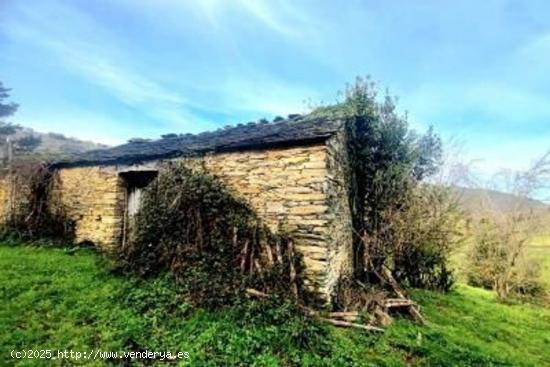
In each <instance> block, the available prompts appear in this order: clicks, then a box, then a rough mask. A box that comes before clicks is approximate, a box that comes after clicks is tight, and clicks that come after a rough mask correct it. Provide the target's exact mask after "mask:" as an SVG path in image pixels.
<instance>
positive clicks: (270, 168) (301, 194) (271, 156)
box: [187, 142, 351, 295]
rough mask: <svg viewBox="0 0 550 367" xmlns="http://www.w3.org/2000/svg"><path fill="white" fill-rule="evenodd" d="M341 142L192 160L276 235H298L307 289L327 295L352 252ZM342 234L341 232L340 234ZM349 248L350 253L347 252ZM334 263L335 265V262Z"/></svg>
mask: <svg viewBox="0 0 550 367" xmlns="http://www.w3.org/2000/svg"><path fill="white" fill-rule="evenodd" d="M340 147H341V146H340V145H338V144H337V143H336V142H333V143H330V144H328V145H325V144H320V145H315V146H309V147H299V148H283V149H273V150H261V151H246V152H232V153H223V154H211V155H207V156H206V157H204V158H192V159H187V161H188V162H189V164H190V165H191V166H194V167H197V166H200V167H202V168H203V169H205V170H206V171H207V172H210V173H212V174H214V175H215V176H217V177H218V178H219V179H221V180H222V181H223V182H225V183H226V184H227V186H228V187H229V188H232V189H233V190H234V191H235V192H236V193H237V194H238V195H241V196H243V197H244V198H245V199H247V201H248V202H249V203H250V205H251V207H252V208H253V209H254V210H255V211H256V213H257V214H258V215H259V216H260V217H261V218H262V219H263V220H264V221H265V223H266V224H267V225H268V226H269V227H271V229H272V230H273V231H275V232H276V231H277V230H278V229H279V228H283V229H284V230H286V231H290V232H291V233H292V234H293V238H294V240H295V244H296V249H297V250H298V251H300V252H301V253H302V254H303V255H304V262H305V266H306V270H305V275H306V279H305V281H306V285H308V286H310V287H311V288H313V289H316V290H317V291H319V292H320V293H321V294H324V295H328V294H330V293H331V291H332V288H333V287H334V285H335V284H336V279H337V278H338V277H339V274H340V272H341V271H342V269H343V267H344V265H345V264H346V265H347V264H348V260H349V259H348V255H349V254H351V221H350V219H349V218H350V214H349V205H348V201H347V191H346V186H345V183H344V173H343V171H342V170H341V169H340V168H339V164H340V162H341V161H342V157H341V155H340V154H338V153H337V150H338V149H340ZM335 231H337V232H335ZM348 248H349V250H348ZM333 261H334V263H333Z"/></svg>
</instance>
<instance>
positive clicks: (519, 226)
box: [467, 151, 550, 299]
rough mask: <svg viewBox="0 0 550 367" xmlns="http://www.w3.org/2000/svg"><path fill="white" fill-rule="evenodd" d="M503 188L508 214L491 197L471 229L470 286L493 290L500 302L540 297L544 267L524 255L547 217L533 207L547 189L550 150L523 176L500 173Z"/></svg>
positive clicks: (521, 173)
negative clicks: (508, 202)
mask: <svg viewBox="0 0 550 367" xmlns="http://www.w3.org/2000/svg"><path fill="white" fill-rule="evenodd" d="M494 180H495V181H497V182H499V183H500V184H501V185H500V189H501V190H503V191H506V192H508V193H510V194H512V196H511V197H512V199H513V202H512V203H511V205H510V207H509V208H508V209H503V208H501V207H499V206H498V205H496V203H494V202H493V201H492V199H491V197H489V196H487V197H486V198H484V200H483V202H484V207H483V210H482V213H481V218H477V219H476V220H475V221H474V222H473V225H472V227H473V228H472V229H473V231H472V232H473V236H472V237H473V245H472V247H471V248H470V253H469V262H468V267H467V269H468V270H467V278H468V282H469V283H471V284H472V285H476V286H482V287H486V288H490V289H493V290H494V291H495V292H496V293H497V295H498V296H499V298H501V299H507V298H509V297H510V296H511V295H529V296H538V295H540V294H541V293H543V292H542V291H543V289H542V285H541V284H540V282H539V281H538V277H539V272H540V262H539V261H538V260H535V259H530V258H528V257H527V256H526V250H527V245H528V243H529V240H530V239H531V238H532V236H533V235H534V234H536V233H538V232H539V231H540V230H541V229H542V226H543V223H542V222H543V221H544V217H543V214H544V213H543V212H541V211H537V209H536V208H533V207H531V206H530V205H529V204H530V203H531V198H532V197H533V196H534V195H535V194H536V193H537V192H540V191H543V190H545V189H548V182H550V151H549V152H547V153H546V154H544V155H543V156H541V157H540V158H539V159H538V160H537V161H535V163H534V164H533V165H532V166H531V167H530V168H528V169H527V170H525V171H520V172H501V173H499V174H497V177H495V178H494Z"/></svg>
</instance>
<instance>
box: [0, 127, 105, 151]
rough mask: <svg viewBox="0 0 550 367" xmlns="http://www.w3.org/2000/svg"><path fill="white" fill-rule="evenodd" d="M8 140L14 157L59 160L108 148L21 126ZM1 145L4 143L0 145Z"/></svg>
mask: <svg viewBox="0 0 550 367" xmlns="http://www.w3.org/2000/svg"><path fill="white" fill-rule="evenodd" d="M9 138H10V139H11V140H12V141H13V142H14V145H15V147H14V150H15V156H16V157H17V156H23V155H32V156H39V157H44V158H48V159H59V158H64V157H70V156H72V155H74V154H78V153H82V152H85V151H88V150H93V149H102V148H107V147H108V145H104V144H98V143H94V142H91V141H85V140H79V139H75V138H71V137H67V136H65V135H63V134H60V133H54V132H49V133H41V132H37V131H35V130H33V129H31V128H28V127H23V126H18V127H17V130H16V131H15V133H13V134H10V135H9ZM2 143H4V142H1V143H0V144H2ZM2 145H5V144H2ZM5 154H6V153H5V149H0V158H1V157H2V156H3V155H5Z"/></svg>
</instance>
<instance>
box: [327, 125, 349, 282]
mask: <svg viewBox="0 0 550 367" xmlns="http://www.w3.org/2000/svg"><path fill="white" fill-rule="evenodd" d="M327 153H328V154H327V167H328V173H329V174H328V176H327V179H328V190H327V194H328V207H329V215H330V221H329V226H328V237H327V250H328V258H327V263H328V271H327V280H326V289H327V291H329V292H331V293H332V292H333V291H334V290H335V287H336V285H337V283H338V280H339V279H340V277H341V276H345V275H351V274H352V273H353V253H352V251H353V221H352V211H351V201H350V200H351V197H350V189H349V180H350V177H351V172H350V157H349V156H348V150H347V132H346V130H342V131H340V132H338V133H337V134H336V135H335V136H333V137H332V138H330V139H329V140H327Z"/></svg>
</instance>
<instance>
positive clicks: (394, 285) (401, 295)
mask: <svg viewBox="0 0 550 367" xmlns="http://www.w3.org/2000/svg"><path fill="white" fill-rule="evenodd" d="M383 271H384V276H385V278H386V279H385V280H386V281H387V282H388V284H389V285H390V286H391V287H392V289H393V291H394V292H395V294H397V296H398V297H399V298H400V299H401V300H403V299H407V297H406V296H405V292H404V291H403V290H402V289H401V288H400V287H399V284H397V281H396V280H395V278H394V277H393V275H392V274H391V272H390V271H389V270H388V269H387V268H384V269H383ZM378 276H379V275H378ZM411 303H412V304H411V305H410V306H409V313H410V314H411V316H412V317H414V318H415V319H416V321H418V322H420V323H422V324H424V323H426V320H424V317H422V314H420V311H418V308H417V307H416V304H415V303H413V302H412V301H411Z"/></svg>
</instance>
